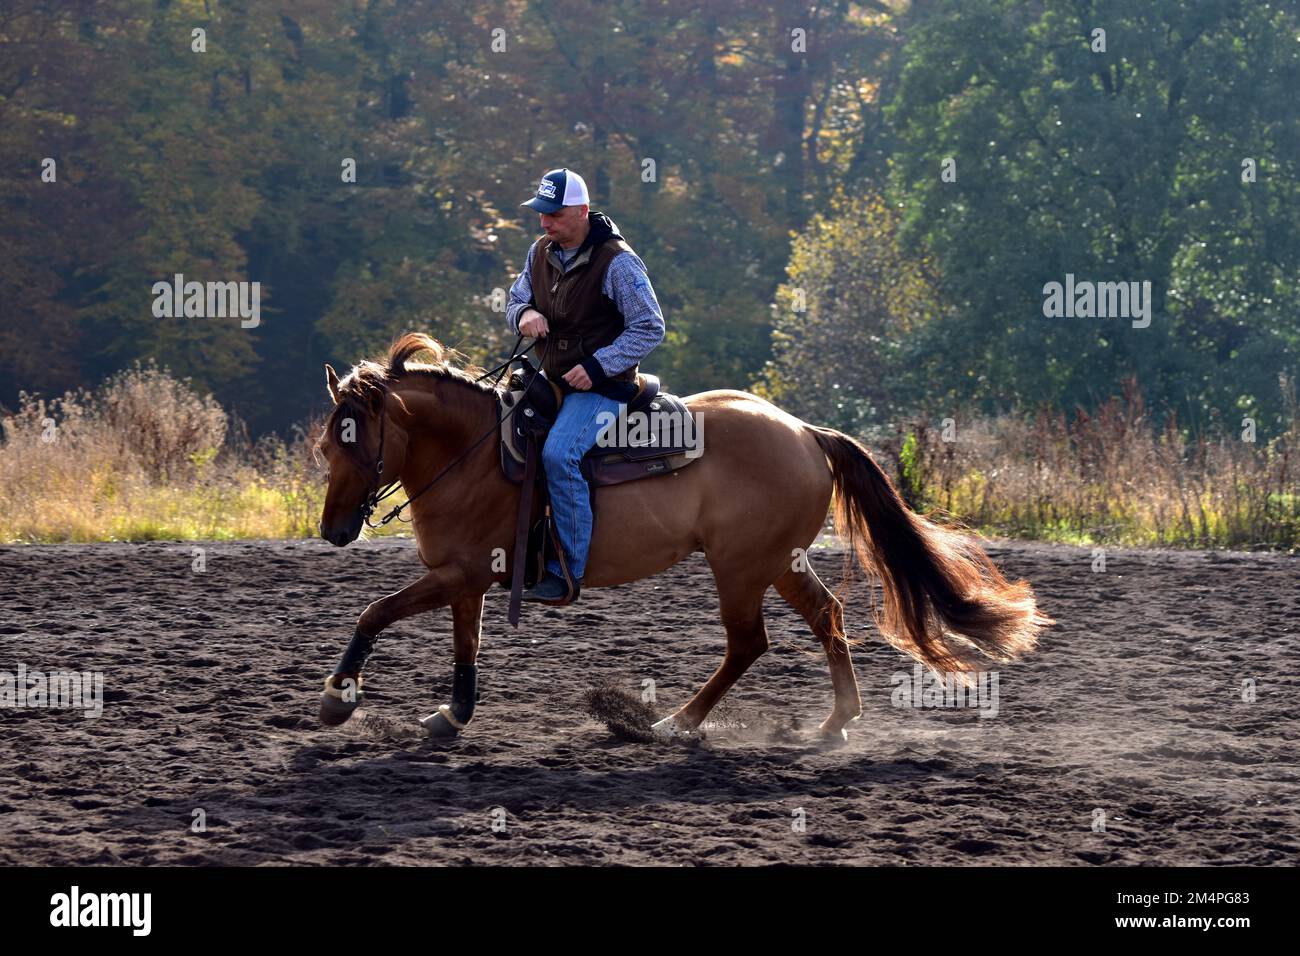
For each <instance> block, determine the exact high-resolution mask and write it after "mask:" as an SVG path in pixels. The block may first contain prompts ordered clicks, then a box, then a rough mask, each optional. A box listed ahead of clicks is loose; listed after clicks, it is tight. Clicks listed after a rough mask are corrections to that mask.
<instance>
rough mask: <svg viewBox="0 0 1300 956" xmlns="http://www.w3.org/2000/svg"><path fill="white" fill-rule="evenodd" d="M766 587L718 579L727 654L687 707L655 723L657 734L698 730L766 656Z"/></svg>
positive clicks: (671, 735) (671, 734) (684, 732)
mask: <svg viewBox="0 0 1300 956" xmlns="http://www.w3.org/2000/svg"><path fill="white" fill-rule="evenodd" d="M766 590H767V587H766V586H762V587H759V588H757V589H756V588H754V587H740V588H736V587H728V586H726V585H724V583H723V582H722V581H719V582H718V597H719V599H720V601H721V604H722V624H723V627H725V628H726V630H727V651H726V654H725V655H724V656H723V658H722V664H721V666H719V667H718V669H717V670H716V671H714V673H713V676H712V677H710V678H709V679H708V681H707V682H705V684H704V686H703V687H701V688H700V690H699V693H697V694H696V695H695V696H694V697H692V698H691V699H690V701H689V702H688V703H687V704H686V706H685V707H683V708H682V709H681V710H679V711H677V713H675V714H672V715H671V716H669V717H665V718H664V719H663V720H661V721H659V722H658V723H657V724H655V725H654V728H653V729H654V732H655V733H656V734H657V735H659V736H660V737H677V736H683V735H686V734H689V733H691V732H692V731H694V730H695V729H696V728H697V727H699V725H700V724H701V723H703V722H704V718H705V717H707V716H708V715H709V711H710V710H712V709H713V706H714V705H715V704H716V703H717V702H718V701H719V700H721V699H722V696H723V695H724V694H726V692H727V691H729V690H731V687H732V685H733V684H735V683H736V681H738V680H739V679H740V677H741V675H742V674H744V673H745V671H747V670H749V667H750V665H751V664H753V663H754V661H756V660H758V659H759V658H760V657H762V656H763V652H764V651H766V650H767V647H768V642H767V627H766V626H765V625H764V624H763V593H764V592H765V591H766Z"/></svg>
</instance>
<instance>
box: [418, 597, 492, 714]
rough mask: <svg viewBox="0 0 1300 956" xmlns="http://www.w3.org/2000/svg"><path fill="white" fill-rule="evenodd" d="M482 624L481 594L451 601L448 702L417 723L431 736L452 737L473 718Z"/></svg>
mask: <svg viewBox="0 0 1300 956" xmlns="http://www.w3.org/2000/svg"><path fill="white" fill-rule="evenodd" d="M482 625H483V595H482V594H477V595H466V596H464V597H461V598H457V599H456V600H455V601H452V602H451V626H452V642H453V644H454V645H455V666H454V668H453V673H452V678H451V703H450V704H442V705H441V706H439V708H438V709H437V710H435V711H434V712H433V713H432V714H430V715H429V716H428V717H425V718H424V719H423V720H421V721H420V725H421V726H422V727H424V729H425V730H427V731H428V732H429V736H430V737H455V736H456V735H457V734H459V733H460V732H461V731H462V730H464V729H465V725H466V724H468V723H469V722H470V721H471V720H472V719H473V717H474V705H475V704H477V703H478V665H477V664H476V663H475V662H476V661H477V660H478V642H479V637H480V635H481V633H482Z"/></svg>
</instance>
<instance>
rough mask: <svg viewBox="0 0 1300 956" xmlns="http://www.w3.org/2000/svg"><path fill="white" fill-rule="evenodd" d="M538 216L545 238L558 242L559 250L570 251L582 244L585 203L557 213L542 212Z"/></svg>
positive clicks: (584, 224)
mask: <svg viewBox="0 0 1300 956" xmlns="http://www.w3.org/2000/svg"><path fill="white" fill-rule="evenodd" d="M540 215H541V217H542V229H543V230H545V231H546V236H547V238H548V239H553V240H555V241H556V242H558V243H559V244H560V248H562V249H572V248H573V247H574V246H576V245H577V244H578V243H580V242H582V238H583V230H584V229H586V226H587V204H586V203H582V204H581V205H579V206H565V207H564V208H563V209H561V210H560V211H559V212H555V213H550V212H544V213H541V214H540Z"/></svg>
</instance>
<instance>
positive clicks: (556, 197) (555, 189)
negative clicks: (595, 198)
mask: <svg viewBox="0 0 1300 956" xmlns="http://www.w3.org/2000/svg"><path fill="white" fill-rule="evenodd" d="M583 203H587V204H588V205H590V204H591V200H590V199H588V198H587V183H586V181H585V180H584V179H583V178H582V177H581V176H579V175H578V174H577V173H575V172H574V171H573V170H571V169H569V168H568V167H567V166H564V167H561V168H560V169H552V170H551V171H550V172H549V173H547V174H546V175H545V176H543V177H542V181H541V182H539V183H538V184H537V195H536V196H534V197H533V198H532V199H530V200H528V201H527V202H521V203H520V204H519V205H521V206H527V207H528V208H530V209H536V210H537V211H538V212H545V213H556V212H559V211H560V210H561V209H563V208H564V207H565V206H580V205H582V204H583Z"/></svg>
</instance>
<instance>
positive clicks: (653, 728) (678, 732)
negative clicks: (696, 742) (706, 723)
mask: <svg viewBox="0 0 1300 956" xmlns="http://www.w3.org/2000/svg"><path fill="white" fill-rule="evenodd" d="M650 732H651V733H652V734H654V735H655V736H656V737H657V738H658V739H660V740H681V739H683V738H689V737H694V736H696V734H695V731H694V730H692V729H691V728H690V727H687V726H686V724H684V723H682V722H681V721H679V720H678V719H677V717H676V716H674V715H669V716H667V717H665V718H664V719H663V720H660V721H657V722H656V723H653V724H651V725H650Z"/></svg>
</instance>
